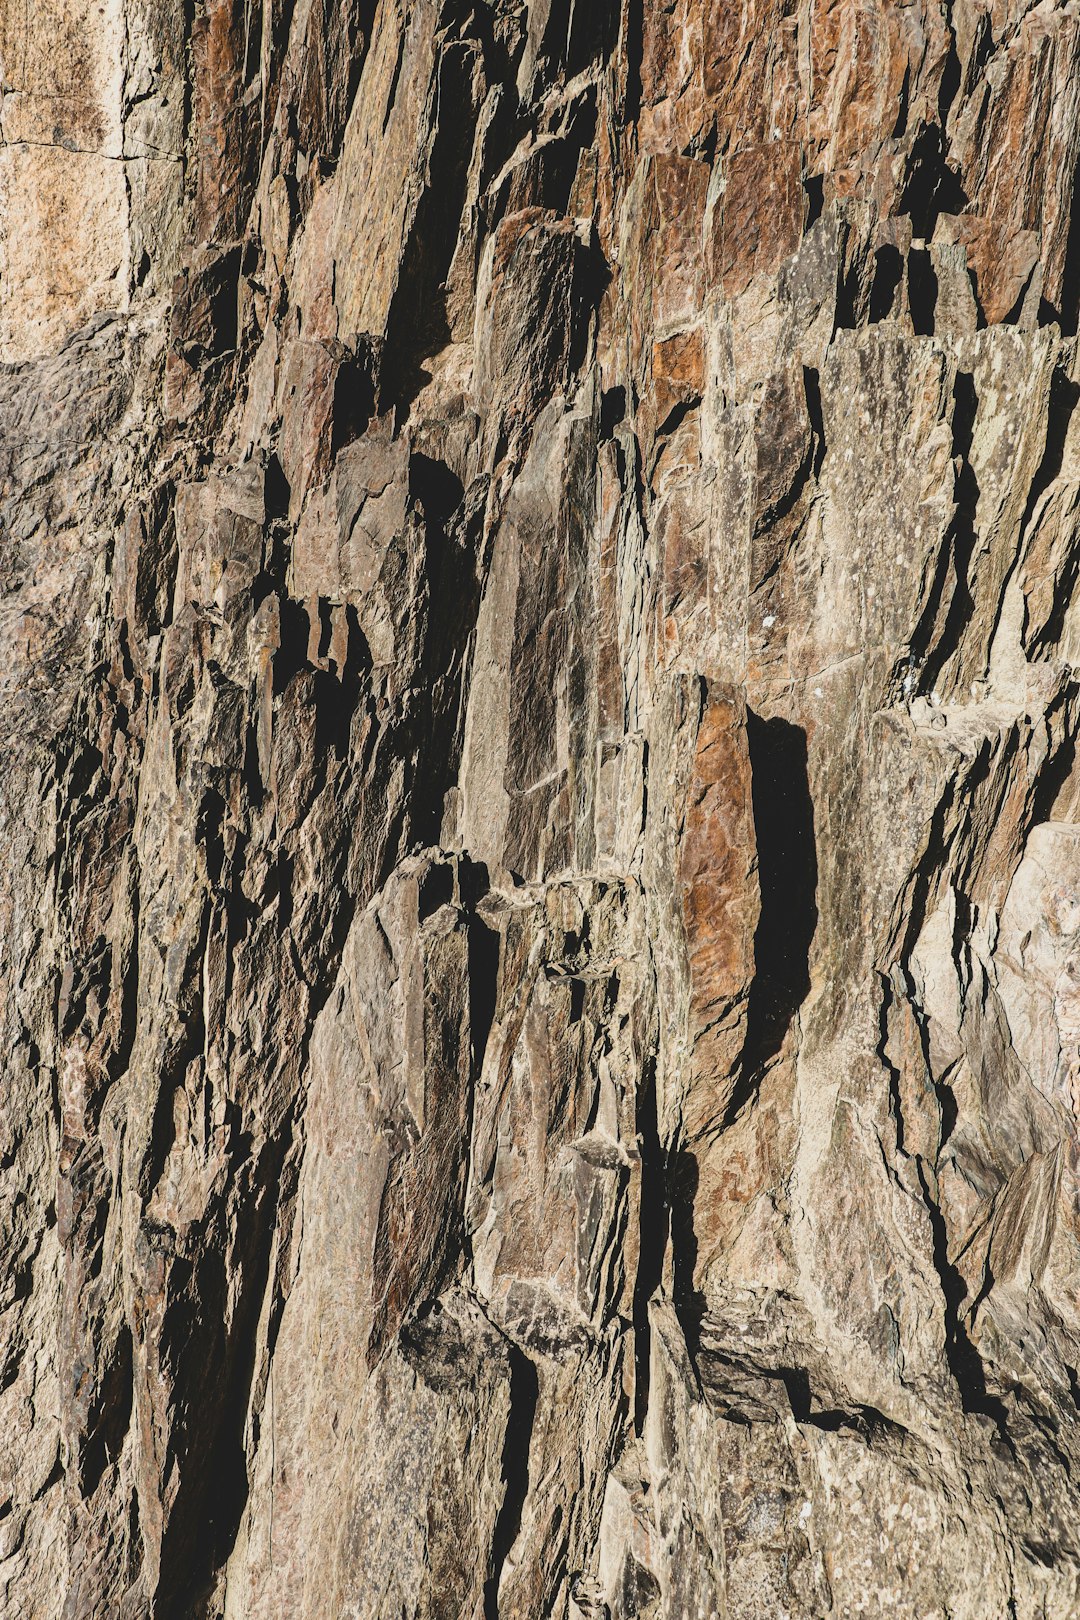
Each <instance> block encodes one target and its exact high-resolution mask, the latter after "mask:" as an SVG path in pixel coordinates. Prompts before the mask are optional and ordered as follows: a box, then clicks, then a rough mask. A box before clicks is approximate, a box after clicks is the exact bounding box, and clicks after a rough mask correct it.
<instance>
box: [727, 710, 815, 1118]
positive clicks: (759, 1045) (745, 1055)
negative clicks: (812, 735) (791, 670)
mask: <svg viewBox="0 0 1080 1620" xmlns="http://www.w3.org/2000/svg"><path fill="white" fill-rule="evenodd" d="M746 732H747V741H748V744H749V749H750V771H751V793H752V797H753V807H754V833H755V837H756V839H757V853H758V885H759V888H760V891H761V913H760V916H759V918H758V926H757V932H756V933H755V935H754V980H753V983H752V984H751V986H750V998H749V1006H748V1008H747V1018H746V1040H745V1042H744V1045H743V1051H742V1056H741V1059H740V1062H739V1074H738V1079H737V1082H736V1086H735V1091H734V1094H733V1096H732V1100H731V1104H730V1107H729V1109H728V1122H730V1121H731V1120H733V1119H734V1118H735V1116H736V1114H737V1113H738V1112H739V1110H740V1109H741V1108H742V1107H743V1105H744V1104H745V1103H746V1102H747V1101H748V1099H749V1098H750V1097H751V1096H753V1094H754V1092H755V1091H756V1090H757V1087H758V1084H759V1082H760V1079H761V1075H762V1072H763V1070H764V1069H765V1067H766V1066H767V1064H768V1063H769V1062H770V1061H771V1060H772V1059H773V1058H774V1057H775V1056H776V1054H777V1053H778V1052H779V1050H780V1048H781V1046H782V1045H783V1043H784V1037H785V1036H786V1035H787V1032H788V1030H789V1029H790V1027H791V1023H792V1020H793V1019H794V1017H795V1014H796V1013H797V1012H798V1010H799V1008H800V1006H801V1005H802V1003H803V1001H804V1000H805V998H806V994H807V992H808V990H809V989H810V946H811V943H812V942H813V938H814V932H815V930H816V928H817V920H818V910H817V877H818V868H817V846H816V843H815V840H814V804H813V800H812V799H811V797H810V782H809V776H808V773H807V761H806V733H805V731H804V730H803V729H802V727H801V726H795V725H792V724H791V723H790V722H789V721H787V720H782V719H779V718H777V719H774V720H763V719H762V718H761V716H760V715H757V714H754V712H753V711H752V710H751V711H749V712H748V714H747V720H746Z"/></svg>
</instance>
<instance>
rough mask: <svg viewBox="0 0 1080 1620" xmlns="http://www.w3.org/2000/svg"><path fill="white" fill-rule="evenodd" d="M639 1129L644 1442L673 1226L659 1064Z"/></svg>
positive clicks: (640, 1428)
mask: <svg viewBox="0 0 1080 1620" xmlns="http://www.w3.org/2000/svg"><path fill="white" fill-rule="evenodd" d="M637 1129H638V1141H639V1143H640V1151H641V1199H640V1205H639V1211H638V1267H637V1276H636V1278H635V1280H634V1306H633V1312H634V1430H635V1433H636V1434H638V1435H639V1436H640V1435H642V1434H644V1432H645V1419H646V1416H647V1415H648V1409H649V1382H650V1376H651V1365H652V1331H651V1327H650V1323H649V1301H650V1300H651V1299H652V1297H653V1295H654V1294H655V1293H656V1292H657V1290H658V1289H659V1287H660V1284H661V1282H662V1280H663V1275H664V1255H665V1253H666V1251H667V1243H668V1231H669V1225H670V1221H669V1202H668V1190H667V1176H666V1165H665V1154H664V1149H663V1145H662V1143H661V1141H660V1128H659V1122H658V1118H657V1111H656V1063H655V1060H654V1059H650V1060H649V1062H648V1063H647V1064H646V1067H645V1070H644V1073H643V1075H642V1081H641V1090H640V1092H639V1094H638V1103H637ZM691 1233H692V1221H691ZM695 1247H696V1245H695ZM691 1269H692V1267H691Z"/></svg>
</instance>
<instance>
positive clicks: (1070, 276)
mask: <svg viewBox="0 0 1080 1620" xmlns="http://www.w3.org/2000/svg"><path fill="white" fill-rule="evenodd" d="M1078 190H1080V158H1078V159H1077V162H1076V167H1075V169H1074V170H1073V177H1072V191H1071V193H1070V196H1071V203H1070V210H1069V234H1068V237H1067V238H1066V241H1065V262H1064V264H1063V265H1062V267H1061V304H1060V307H1057V308H1056V307H1055V306H1054V305H1053V304H1052V303H1051V302H1050V301H1049V299H1047V298H1044V299H1043V300H1042V302H1041V304H1040V306H1039V325H1040V326H1050V325H1051V324H1052V323H1054V322H1056V323H1057V324H1058V325H1059V326H1060V327H1061V335H1062V337H1075V336H1076V331H1077V325H1078V320H1080V195H1078Z"/></svg>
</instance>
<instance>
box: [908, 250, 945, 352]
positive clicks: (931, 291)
mask: <svg viewBox="0 0 1080 1620" xmlns="http://www.w3.org/2000/svg"><path fill="white" fill-rule="evenodd" d="M907 271H908V278H907V279H908V309H909V310H910V312H911V326H912V330H913V331H914V333H915V335H916V337H933V335H934V315H935V311H936V309H937V295H938V279H937V275H936V273H935V271H934V265H933V261H932V259H931V257H930V253H929V250H928V249H927V248H916V247H913V248H912V250H911V252H910V253H909V254H908V267H907Z"/></svg>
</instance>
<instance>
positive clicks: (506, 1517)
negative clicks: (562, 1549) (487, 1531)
mask: <svg viewBox="0 0 1080 1620" xmlns="http://www.w3.org/2000/svg"><path fill="white" fill-rule="evenodd" d="M509 1353H510V1413H509V1416H508V1417H507V1420H506V1436H505V1438H504V1440H503V1451H502V1473H503V1480H504V1482H505V1486H506V1489H505V1491H504V1493H503V1499H502V1506H501V1507H500V1509H499V1516H498V1518H497V1519H496V1521H495V1532H494V1535H493V1536H492V1540H491V1559H490V1563H489V1565H488V1568H489V1570H490V1574H489V1576H488V1578H487V1580H486V1581H485V1582H484V1620H499V1578H500V1576H501V1575H502V1571H503V1566H504V1564H505V1563H506V1560H507V1558H508V1557H509V1554H510V1550H511V1548H512V1547H513V1545H514V1542H515V1541H516V1540H517V1536H518V1531H519V1530H520V1529H521V1515H522V1512H523V1510H524V1507H525V1501H526V1498H527V1497H528V1494H529V1446H530V1444H531V1442H532V1432H533V1424H534V1423H535V1421H536V1403H537V1401H538V1399H539V1395H540V1388H539V1381H538V1379H537V1376H536V1368H535V1366H534V1365H533V1363H532V1362H531V1361H530V1360H529V1358H528V1356H527V1355H526V1354H525V1352H524V1351H523V1350H519V1349H518V1348H517V1346H516V1345H510V1346H509Z"/></svg>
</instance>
